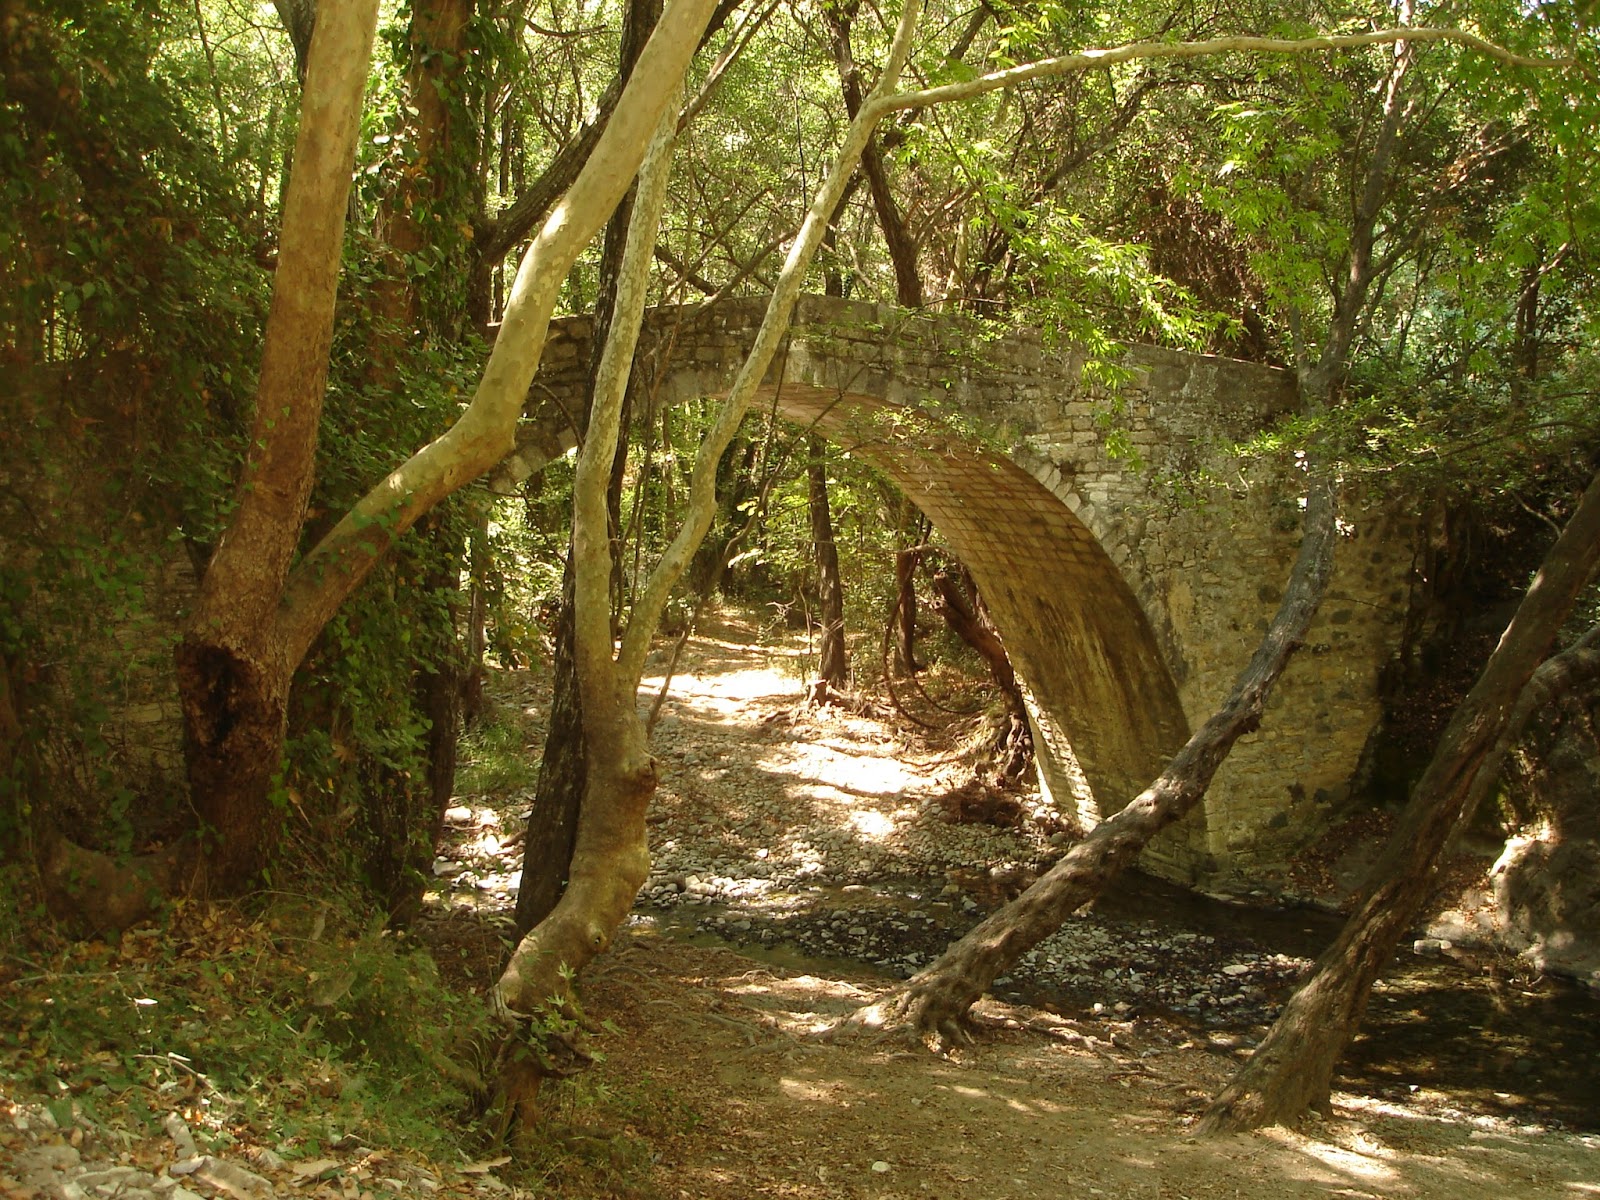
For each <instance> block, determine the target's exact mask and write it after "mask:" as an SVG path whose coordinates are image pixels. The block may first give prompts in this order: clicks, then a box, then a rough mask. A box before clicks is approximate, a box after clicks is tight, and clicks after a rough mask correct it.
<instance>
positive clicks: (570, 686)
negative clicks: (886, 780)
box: [516, 0, 661, 937]
mask: <svg viewBox="0 0 1600 1200" xmlns="http://www.w3.org/2000/svg"><path fill="white" fill-rule="evenodd" d="M660 15H661V7H660V4H659V3H657V2H656V0H632V2H631V3H630V4H629V6H628V10H627V13H626V15H625V17H624V22H623V30H622V48H621V54H622V59H621V65H620V67H619V80H620V81H621V82H623V83H625V82H626V81H627V77H628V76H629V75H630V74H631V73H632V71H633V66H634V63H636V62H637V61H638V58H639V51H640V50H641V49H642V48H643V46H644V41H645V39H646V38H647V37H648V36H649V34H650V30H651V29H652V28H653V27H654V26H655V23H656V21H657V20H658V19H659V18H660ZM632 213H633V198H632V194H631V193H630V194H629V195H628V196H625V197H623V199H622V201H621V202H620V203H619V204H618V205H617V210H616V212H615V213H614V214H613V215H612V217H611V220H610V221H609V222H608V223H607V225H606V233H605V244H604V246H603V247H602V249H601V254H600V288H599V295H598V297H597V299H596V301H595V318H594V321H595V323H594V340H593V342H592V347H591V357H590V362H589V389H588V390H589V403H588V406H587V409H586V414H585V417H584V418H583V419H584V420H585V422H586V421H587V413H589V412H592V411H593V410H594V389H595V386H596V384H597V381H598V380H599V377H600V366H601V361H602V357H603V353H604V347H605V344H606V341H607V338H608V335H609V333H610V330H611V326H612V323H613V321H614V320H615V319H616V316H617V312H616V307H617V287H618V282H619V277H620V274H621V271H622V266H623V261H622V260H623V253H624V250H625V248H626V244H627V233H628V224H629V221H630V219H631V217H632ZM623 408H624V409H626V408H627V402H626V399H625V398H624V401H623ZM619 424H620V425H621V428H622V429H623V430H626V429H627V416H626V413H624V415H623V416H622V417H621V418H620V419H619ZM587 434H588V430H587V426H586V427H585V429H584V435H585V436H587ZM626 449H627V439H626V437H625V436H624V437H619V438H618V439H617V446H616V449H615V452H614V454H613V456H612V461H611V475H610V483H609V486H608V488H607V493H606V508H607V514H608V515H607V528H608V530H612V531H614V530H615V528H616V526H617V524H618V519H619V513H620V511H621V502H622V482H623V481H622V475H623V470H624V467H625V465H626V462H627V453H626ZM608 544H609V545H610V546H611V564H612V571H611V574H612V579H613V581H615V579H616V573H617V569H618V567H619V565H620V564H619V561H618V556H617V555H616V553H615V549H616V545H615V541H614V540H611V539H608ZM575 589H576V571H575V565H574V563H573V558H572V553H571V552H570V551H569V552H568V554H567V562H566V567H565V569H564V570H563V572H562V578H561V607H560V610H559V612H558V613H557V616H556V644H555V657H554V664H553V665H554V679H553V681H552V687H553V695H552V698H551V702H550V724H549V728H548V729H546V731H545V743H544V754H543V756H542V757H541V758H540V760H539V782H538V785H537V787H536V788H535V790H534V798H533V808H532V810H531V811H530V812H529V813H528V832H527V836H526V837H525V838H524V839H523V851H522V883H521V884H520V885H519V887H518V889H517V912H516V918H517V935H518V936H519V937H521V936H524V935H526V934H527V933H528V932H529V931H530V930H531V929H533V927H534V926H536V925H538V924H539V922H541V921H543V920H544V919H545V918H546V917H547V916H549V915H550V913H551V912H552V911H554V909H555V907H556V904H557V902H559V901H560V899H561V894H562V892H563V891H564V890H565V889H566V887H567V884H568V881H569V877H570V874H571V863H572V855H573V852H574V849H575V847H576V844H577V834H578V816H579V812H580V810H581V806H582V803H583V795H584V790H585V787H586V785H587V781H588V769H587V764H586V760H585V754H584V730H583V698H582V695H581V694H580V691H579V686H578V673H577V666H576V659H575V646H574V639H575V637H576V630H577V614H576V611H575V605H576V603H577V599H576V594H575ZM608 611H611V610H610V608H609V606H608Z"/></svg>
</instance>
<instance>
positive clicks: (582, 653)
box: [492, 0, 920, 1014]
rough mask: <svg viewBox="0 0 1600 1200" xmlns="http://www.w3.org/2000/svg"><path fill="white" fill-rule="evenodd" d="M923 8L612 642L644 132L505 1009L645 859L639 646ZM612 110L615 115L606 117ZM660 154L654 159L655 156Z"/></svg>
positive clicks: (686, 557) (537, 1000)
mask: <svg viewBox="0 0 1600 1200" xmlns="http://www.w3.org/2000/svg"><path fill="white" fill-rule="evenodd" d="M919 11H920V6H919V4H918V3H917V0H908V2H907V3H906V4H905V6H904V8H903V9H902V11H901V17H900V23H899V26H898V28H897V30H896V33H895V39H894V43H893V45H892V46H891V48H890V51H889V55H888V59H887V62H886V64H885V66H884V69H883V73H882V75H881V77H880V79H879V81H878V84H877V86H876V87H875V88H874V89H873V92H872V95H871V96H870V97H869V98H868V99H867V101H866V102H865V103H864V104H863V106H862V110H861V112H860V113H859V114H858V115H857V117H856V119H855V120H854V121H852V122H851V124H850V127H849V129H848V130H847V131H846V133H845V137H844V141H843V144H842V146H841V147H840V150H839V152H838V154H837V156H836V157H835V160H834V163H833V165H832V167H831V168H830V170H829V172H828V175H827V178H826V180H825V182H824V183H823V186H822V188H821V190H820V191H819V192H818V194H817V196H816V197H815V198H814V199H813V200H812V203H811V206H810V208H809V209H808V210H807V213H806V218H805V221H804V223H803V224H802V225H801V228H800V233H799V236H798V237H796V239H795V241H794V244H793V245H792V246H791V247H790V250H789V255H788V258H787V260H786V261H785V263H784V267H783V270H782V271H781V272H780V274H779V277H778V281H777V286H776V287H775V288H774V290H773V296H772V300H771V301H770V303H769V304H768V306H767V312H766V316H765V317H764V319H763V321H762V324H761V328H760V329H759V330H757V332H756V336H755V340H754V344H753V346H752V349H751V351H750V353H749V355H748V356H747V357H746V359H745V361H744V363H743V364H742V365H741V367H740V369H739V372H738V374H737V376H736V377H735V379H734V383H733V386H732V387H731V388H730V389H729V392H728V397H727V399H726V400H725V401H724V403H723V405H722V408H721V409H720V410H719V412H718V414H717V418H716V420H715V421H714V422H713V425H712V428H711V430H710V432H709V433H708V434H707V435H706V437H705V439H704V440H703V441H702V442H701V444H700V448H699V450H698V451H697V453H696V455H695V465H694V471H693V473H692V476H691V483H690V495H689V500H688V504H687V506H686V514H685V520H684V524H683V525H682V526H681V527H680V528H679V530H678V532H677V534H676V535H675V536H674V537H673V539H672V541H671V542H670V543H669V544H668V546H667V548H666V550H665V551H664V552H663V554H662V557H661V560H660V561H659V562H658V563H657V564H656V567H655V569H654V570H653V571H652V572H651V574H650V577H649V578H648V579H647V580H646V581H645V583H644V585H643V587H641V588H640V589H639V592H638V594H637V596H636V598H635V601H634V605H633V610H632V612H631V614H630V616H629V619H628V622H627V625H626V627H625V628H624V630H623V634H622V642H621V646H620V647H618V648H615V649H614V648H613V646H614V644H613V639H612V630H611V612H610V603H609V587H610V577H611V553H610V546H609V542H610V535H609V526H608V518H607V512H606V500H605V492H606V488H607V486H608V485H609V480H610V467H611V462H612V455H613V454H614V447H615V443H616V439H617V438H618V437H619V436H620V424H621V423H620V410H621V407H622V394H623V391H624V390H625V388H626V386H627V380H628V373H629V370H630V367H631V363H632V359H633V349H634V345H635V343H636V341H637V338H638V333H639V327H640V324H641V323H642V320H643V310H644V299H645V291H646V283H647V281H648V274H647V271H648V267H649V263H650V260H651V258H652V257H653V251H654V247H655V240H656V227H655V226H656V222H657V221H658V220H659V216H660V208H661V204H662V195H661V192H662V191H663V190H664V189H663V188H662V187H661V186H660V183H659V181H654V182H652V180H651V179H650V178H647V175H650V174H651V173H653V172H657V171H660V172H664V171H665V169H666V166H667V161H666V160H667V159H668V158H669V153H668V150H669V148H670V145H671V136H670V134H671V129H670V125H671V122H664V123H663V125H662V128H661V130H659V131H658V134H657V136H656V137H655V138H653V139H652V140H651V157H652V160H653V162H652V164H651V165H650V166H649V167H648V168H647V171H646V172H642V173H641V177H640V181H639V191H638V198H637V201H636V207H635V212H634V218H633V222H632V224H631V226H630V228H629V235H628V242H629V245H628V250H627V252H626V253H625V255H624V266H623V271H622V273H621V276H622V277H621V278H620V279H619V282H618V289H617V294H618V299H617V315H616V318H615V320H614V322H613V324H612V329H611V334H610V337H609V339H608V341H607V345H606V350H605V354H604V356H603V359H602V368H601V371H600V378H599V379H598V380H597V382H596V385H595V401H594V410H593V412H592V413H591V414H590V418H589V432H588V436H587V437H586V439H585V441H584V447H583V450H582V451H581V452H580V454H579V459H578V479H577V482H576V484H575V487H574V493H573V559H574V566H575V569H576V590H577V603H576V605H575V609H576V612H577V618H578V624H577V628H576V638H575V642H574V648H575V661H576V665H577V671H578V682H579V691H580V693H581V696H582V702H583V721H584V744H585V760H586V763H587V769H588V778H587V781H586V784H585V788H584V797H583V805H582V808H581V810H580V812H579V817H578V833H577V843H576V846H575V847H574V850H573V855H572V867H571V871H570V873H569V878H568V883H567V889H566V891H565V893H564V894H563V895H562V897H561V900H560V902H559V903H558V904H557V905H556V907H555V909H554V911H552V912H551V913H550V915H549V916H548V917H546V918H545V919H544V920H543V921H541V922H540V923H539V924H538V925H537V926H536V927H535V928H534V929H533V930H532V931H531V932H529V933H528V934H527V936H525V937H524V938H523V939H522V941H521V942H520V943H519V944H518V946H517V948H516V950H515V951H514V952H513V953H512V956H511V959H510V961H509V962H508V963H507V964H506V968H505V970H504V972H503V973H502V974H501V977H500V980H499V981H498V982H497V983H496V985H495V988H494V992H493V997H492V999H493V1002H494V1004H495V1006H496V1007H497V1009H499V1010H500V1011H501V1012H503V1013H507V1014H518V1013H520V1014H531V1013H534V1012H537V1011H538V1010H539V1009H540V1008H541V1007H542V1006H544V1005H545V1004H547V1003H549V1002H550V1001H551V1000H552V999H554V1000H556V1001H557V1002H560V1001H562V1000H564V999H565V998H566V996H567V994H568V991H569V986H570V981H571V979H572V978H573V977H574V975H575V974H576V973H577V972H579V971H581V970H582V969H583V967H584V966H586V965H587V964H588V963H589V962H590V961H591V960H592V959H593V958H594V957H595V955H597V954H599V953H600V952H601V951H603V950H604V949H605V948H606V946H607V945H608V944H609V943H610V941H611V937H612V935H613V934H614V932H615V931H616V928H617V927H618V926H619V925H620V924H621V923H622V919H623V918H624V917H625V916H626V915H627V912H628V909H629V908H630V907H631V906H632V904H633V900H634V897H635V896H637V894H638V890H639V887H640V886H641V885H642V884H643V883H644V880H645V877H646V875H647V874H648V871H649V861H650V860H649V849H648V846H647V843H646V839H645V822H644V817H645V809H646V807H647V806H648V804H649V801H650V798H651V796H652V795H653V794H654V792H655V788H656V779H657V776H656V766H655V761H654V760H653V759H652V758H651V757H650V754H649V749H648V746H647V743H646V731H645V726H644V722H643V721H642V720H641V719H640V717H639V714H638V709H637V707H636V706H637V695H638V688H639V681H640V679H641V678H643V675H644V664H645V657H646V655H647V654H648V653H649V650H650V643H651V640H652V639H653V638H654V636H655V632H656V629H657V628H658V627H659V624H660V619H661V614H662V612H663V611H664V610H665V608H666V604H667V599H668V597H669V596H670V595H671V592H672V588H673V586H674V585H675V584H676V583H677V581H678V580H679V579H680V578H681V577H682V575H683V573H684V571H685V569H686V568H687V567H688V565H689V562H690V560H691V558H692V557H693V555H694V552H695V549H696V548H697V547H698V546H699V544H700V542H701V541H702V539H704V537H705V535H706V530H707V529H708V528H709V527H710V524H711V519H712V515H713V513H714V511H715V508H716V473H717V464H718V463H719V462H720V461H721V458H722V455H723V452H724V451H725V450H726V449H727V447H728V443H729V442H730V441H732V440H733V435H734V433H735V431H736V430H737V429H738V427H739V424H740V422H741V421H742V420H743V419H744V415H745V413H746V412H747V411H748V409H749V407H750V404H751V401H752V400H753V399H754V397H755V393H756V389H757V387H759V386H760V384H761V382H762V380H763V379H764V378H765V376H766V372H767V368H768V366H769V365H770V364H771V362H772V359H773V357H774V356H775V354H776V352H777V349H778V346H779V344H780V342H781V341H782V338H783V335H784V333H785V332H786V330H787V328H788V325H789V320H790V317H791V316H792V314H793V311H794V305H795V303H796V301H797V299H798V298H799V295H800V287H801V283H802V281H803V280H804V277H805V272H806V268H807V267H808V266H809V264H810V262H811V259H812V257H813V256H814V255H815V254H816V250H817V247H818V246H819V245H820V244H821V241H822V236H823V233H824V231H825V230H826V228H827V224H828V220H829V217H830V216H831V214H832V213H833V211H834V208H835V206H836V205H837V204H838V199H839V195H840V193H841V192H842V191H843V190H844V187H845V184H846V182H847V180H848V178H849V175H850V173H851V171H852V170H853V169H854V164H855V162H856V161H857V159H858V158H859V156H860V154H861V148H862V146H863V145H864V144H865V142H866V140H867V138H868V137H870V136H871V133H872V129H873V126H874V125H875V124H876V122H877V121H878V120H879V119H881V118H882V116H883V115H884V114H885V113H886V112H887V111H889V109H888V106H887V104H886V103H885V102H886V100H887V99H888V98H889V97H890V96H892V95H893V94H894V88H895V85H896V82H897V80H898V79H899V76H900V72H901V70H903V69H904V66H905V62H906V59H907V57H908V56H909V54H910V48H911V35H912V33H913V31H914V30H915V28H916V19H917V15H918V13H919ZM613 121H615V118H613ZM658 152H659V159H657V154H658Z"/></svg>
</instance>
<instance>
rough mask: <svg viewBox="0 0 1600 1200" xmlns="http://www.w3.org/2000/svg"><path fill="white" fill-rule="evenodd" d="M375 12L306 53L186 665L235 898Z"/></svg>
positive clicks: (259, 846) (267, 743)
mask: <svg viewBox="0 0 1600 1200" xmlns="http://www.w3.org/2000/svg"><path fill="white" fill-rule="evenodd" d="M377 16H378V3H377V0H342V2H339V0H325V2H324V3H323V4H322V6H321V12H320V13H319V14H318V19H317V22H316V30H315V32H314V33H313V35H312V38H311V52H310V60H309V62H308V64H307V68H306V82H305V88H304V99H303V101H302V105H301V117H300V129H299V134H298V137H297V139H296V143H295V155H294V172H293V175H292V177H291V178H290V181H289V189H288V194H287V196H286V198H285V204H284V214H283V229H282V232H281V234H280V237H279V251H278V269H277V273H276V275H275V277H274V280H273V288H272V306H271V309H270V311H269V313H268V316H267V329H266V338H265V343H264V345H263V347H262V356H261V374H260V379H259V382H258V383H257V387H256V408H255V418H254V424H253V426H252V429H251V437H250V452H249V455H248V456H247V458H246V460H245V465H244V472H243V475H242V478H241V480H240V486H239V492H238V505H237V507H236V508H235V509H234V512H233V516H232V518H231V519H230V521H229V523H228V528H227V531H226V532H225V533H224V534H223V535H222V538H221V540H220V541H219V542H218V544H217V549H216V551H215V553H214V554H213V555H212V558H211V562H210V564H209V565H208V566H207V568H206V572H205V576H204V578H203V580H202V581H201V585H200V596H199V599H198V601H197V602H196V604H195V609H194V612H193V614H192V615H191V617H190V619H189V623H188V627H187V628H186V630H185V631H184V636H183V640H182V641H181V642H180V643H179V645H178V648H177V651H176V659H177V663H176V666H177V677H178V689H179V695H180V698H181V702H182V708H183V723H184V735H185V752H186V756H187V760H188V770H189V787H190V793H191V796H192V799H193V802H194V806H195V809H196V811H197V812H198V813H199V815H200V819H201V821H202V823H203V824H204V825H205V827H206V829H207V832H208V835H209V836H210V838H211V839H212V841H211V845H210V847H209V851H210V852H209V855H208V859H207V863H206V867H207V873H208V877H209V879H210V881H211V882H212V883H213V884H215V885H217V886H220V887H222V888H224V889H231V888H236V887H241V886H244V885H245V884H247V883H248V882H249V881H250V880H251V879H253V878H254V876H255V875H256V874H257V872H259V870H260V869H261V867H262V866H263V865H264V862H265V855H266V851H267V848H268V847H269V845H270V844H271V841H272V832H273V831H272V824H273V809H272V803H271V797H270V788H271V782H272V778H273V776H274V774H275V773H276V772H277V770H278V765H279V758H280V756H281V754H282V751H283V738H284V728H285V721H286V716H287V712H288V697H289V681H290V678H291V677H292V676H293V674H294V669H295V667H296V666H297V665H298V663H299V661H300V655H299V654H297V653H295V652H294V649H293V647H291V646H290V645H289V644H288V642H287V641H286V639H285V637H284V636H283V631H282V630H281V629H280V627H279V625H278V621H277V616H278V602H279V599H280V597H281V596H282V593H283V585H284V581H285V579H286V578H287V576H288V573H289V565H290V562H291V560H292V558H293V556H294V553H295V549H296V546H297V544H298V542H299V538H300V527H301V523H302V521H303V519H304V516H305V509H306V501H307V499H308V497H309V496H310V494H311V484H312V475H313V470H314V467H315V460H316V449H317V432H318V424H319V422H320V420H321V417H322V397H323V391H324V388H325V386H326V383H327V378H328V350H329V347H330V346H331V345H332V342H333V314H334V303H335V299H336V297H337V294H338V287H339V266H340V256H341V253H342V251H343V248H344V218H345V205H346V199H347V197H348V196H349V191H350V175H351V167H352V164H353V163H354V161H355V139H356V131H357V129H358V127H359V124H360V117H361V102H362V97H363V94H364V92H365V89H366V83H367V74H368V69H369V66H370V64H371V55H372V38H373V33H374V30H375V28H376V25H377Z"/></svg>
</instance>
